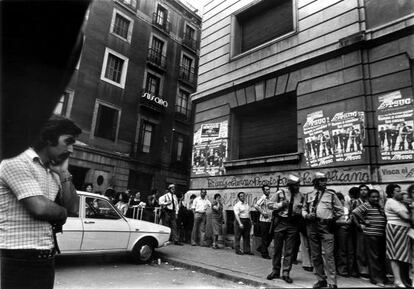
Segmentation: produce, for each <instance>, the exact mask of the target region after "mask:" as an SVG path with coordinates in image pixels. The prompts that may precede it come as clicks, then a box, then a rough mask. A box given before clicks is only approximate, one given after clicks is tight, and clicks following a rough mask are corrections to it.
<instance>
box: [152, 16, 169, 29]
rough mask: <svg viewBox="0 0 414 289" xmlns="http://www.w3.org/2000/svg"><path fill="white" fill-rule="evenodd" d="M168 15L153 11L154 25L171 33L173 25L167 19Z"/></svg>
mask: <svg viewBox="0 0 414 289" xmlns="http://www.w3.org/2000/svg"><path fill="white" fill-rule="evenodd" d="M165 18H166V15H162V14H161V13H157V12H154V13H152V25H153V26H155V27H156V28H158V29H159V30H161V31H162V32H164V33H166V34H170V29H171V25H170V22H168V21H167V20H166V19H165Z"/></svg>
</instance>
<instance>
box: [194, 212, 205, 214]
mask: <svg viewBox="0 0 414 289" xmlns="http://www.w3.org/2000/svg"><path fill="white" fill-rule="evenodd" d="M205 213H206V212H196V214H205Z"/></svg>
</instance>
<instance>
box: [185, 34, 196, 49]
mask: <svg viewBox="0 0 414 289" xmlns="http://www.w3.org/2000/svg"><path fill="white" fill-rule="evenodd" d="M182 43H183V45H185V46H187V47H188V48H189V49H191V50H193V51H196V50H197V42H196V40H195V39H194V38H193V37H192V36H191V35H189V34H187V33H185V34H184V38H183V42H182Z"/></svg>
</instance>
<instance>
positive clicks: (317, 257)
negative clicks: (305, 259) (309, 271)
mask: <svg viewBox="0 0 414 289" xmlns="http://www.w3.org/2000/svg"><path fill="white" fill-rule="evenodd" d="M307 232H308V239H309V246H310V248H311V258H312V264H313V267H314V268H315V274H316V277H317V278H318V280H319V281H322V280H327V281H328V284H336V268H335V257H334V234H333V233H334V232H333V231H332V230H331V229H330V226H329V224H327V223H322V222H320V221H316V222H311V223H308V225H307ZM322 251H323V252H324V254H322ZM325 271H326V273H327V275H325Z"/></svg>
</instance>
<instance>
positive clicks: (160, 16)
mask: <svg viewBox="0 0 414 289" xmlns="http://www.w3.org/2000/svg"><path fill="white" fill-rule="evenodd" d="M155 15H156V16H155V23H156V24H157V25H159V26H161V27H163V28H166V26H167V17H168V10H167V9H165V8H164V7H162V6H161V5H158V6H157V12H156V14H155Z"/></svg>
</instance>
